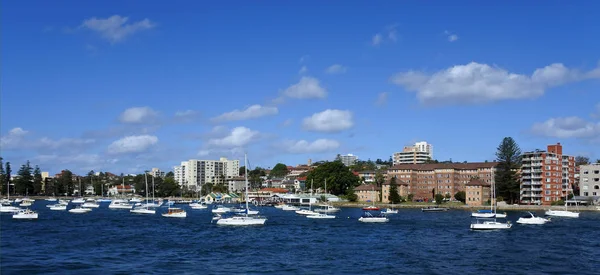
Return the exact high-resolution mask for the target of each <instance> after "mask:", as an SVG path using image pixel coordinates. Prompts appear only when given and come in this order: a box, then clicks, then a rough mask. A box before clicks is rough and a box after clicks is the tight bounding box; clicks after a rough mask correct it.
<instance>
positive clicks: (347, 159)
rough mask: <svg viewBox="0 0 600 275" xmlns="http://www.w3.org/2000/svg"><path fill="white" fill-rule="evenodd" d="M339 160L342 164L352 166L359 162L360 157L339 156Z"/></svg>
mask: <svg viewBox="0 0 600 275" xmlns="http://www.w3.org/2000/svg"><path fill="white" fill-rule="evenodd" d="M338 158H339V159H340V160H341V161H342V163H343V164H344V165H346V166H352V165H354V164H355V163H356V161H357V160H358V157H357V156H355V155H353V154H347V155H338Z"/></svg>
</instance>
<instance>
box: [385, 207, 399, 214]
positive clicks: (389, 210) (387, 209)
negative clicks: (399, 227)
mask: <svg viewBox="0 0 600 275" xmlns="http://www.w3.org/2000/svg"><path fill="white" fill-rule="evenodd" d="M381 213H382V214H398V209H392V208H386V209H384V210H383V211H381Z"/></svg>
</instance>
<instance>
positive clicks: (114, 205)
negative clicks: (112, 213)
mask: <svg viewBox="0 0 600 275" xmlns="http://www.w3.org/2000/svg"><path fill="white" fill-rule="evenodd" d="M132 207H133V205H132V204H130V203H128V202H127V201H126V200H114V201H112V202H111V203H110V205H108V208H110V209H131V208H132Z"/></svg>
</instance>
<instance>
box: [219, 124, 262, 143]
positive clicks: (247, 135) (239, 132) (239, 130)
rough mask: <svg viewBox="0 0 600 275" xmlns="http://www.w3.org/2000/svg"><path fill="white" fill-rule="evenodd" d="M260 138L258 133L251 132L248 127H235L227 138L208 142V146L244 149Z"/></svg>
mask: <svg viewBox="0 0 600 275" xmlns="http://www.w3.org/2000/svg"><path fill="white" fill-rule="evenodd" d="M258 138H260V133H259V132H258V131H254V130H250V129H249V128H246V127H235V128H233V129H232V130H231V132H230V133H229V134H228V135H227V136H225V137H222V138H212V139H210V140H208V144H209V145H212V146H216V147H224V148H235V147H244V146H246V145H248V144H250V143H251V142H253V141H255V140H257V139H258Z"/></svg>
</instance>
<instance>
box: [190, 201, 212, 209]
mask: <svg viewBox="0 0 600 275" xmlns="http://www.w3.org/2000/svg"><path fill="white" fill-rule="evenodd" d="M190 207H191V208H192V209H206V208H208V206H206V204H204V203H199V202H194V203H190Z"/></svg>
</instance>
